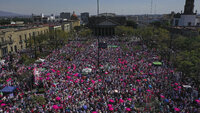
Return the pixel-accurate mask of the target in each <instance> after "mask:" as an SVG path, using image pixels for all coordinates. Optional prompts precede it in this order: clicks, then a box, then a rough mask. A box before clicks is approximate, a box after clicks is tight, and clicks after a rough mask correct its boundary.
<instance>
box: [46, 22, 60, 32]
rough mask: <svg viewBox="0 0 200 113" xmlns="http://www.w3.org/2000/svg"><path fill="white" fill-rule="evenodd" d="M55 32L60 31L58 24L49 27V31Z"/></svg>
mask: <svg viewBox="0 0 200 113" xmlns="http://www.w3.org/2000/svg"><path fill="white" fill-rule="evenodd" d="M55 30H62V26H61V25H60V24H58V25H57V24H52V25H49V31H55Z"/></svg>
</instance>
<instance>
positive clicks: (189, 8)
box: [184, 0, 194, 15]
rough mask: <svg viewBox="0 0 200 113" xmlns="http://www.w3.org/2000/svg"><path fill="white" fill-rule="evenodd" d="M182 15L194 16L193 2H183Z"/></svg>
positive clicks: (188, 0)
mask: <svg viewBox="0 0 200 113" xmlns="http://www.w3.org/2000/svg"><path fill="white" fill-rule="evenodd" d="M184 14H187V15H190V14H194V0H186V1H185V9H184Z"/></svg>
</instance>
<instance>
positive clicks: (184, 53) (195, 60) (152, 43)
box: [115, 23, 200, 81]
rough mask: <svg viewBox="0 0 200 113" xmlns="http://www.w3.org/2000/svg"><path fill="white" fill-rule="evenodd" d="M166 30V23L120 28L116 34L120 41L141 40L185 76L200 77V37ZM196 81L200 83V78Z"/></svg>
mask: <svg viewBox="0 0 200 113" xmlns="http://www.w3.org/2000/svg"><path fill="white" fill-rule="evenodd" d="M166 28H169V27H166V23H164V24H162V23H152V24H151V25H150V26H147V27H142V28H137V29H134V27H130V26H118V27H117V28H116V31H115V32H116V35H117V36H119V37H120V39H121V37H126V39H127V38H128V39H131V38H135V37H137V38H139V39H140V41H141V42H142V43H144V44H145V45H146V46H147V47H148V48H150V49H153V48H154V49H156V50H157V51H158V52H159V54H160V57H161V59H162V60H164V61H166V62H168V63H169V65H170V66H172V67H173V68H176V69H177V71H179V72H182V74H183V76H185V77H191V78H198V77H199V76H200V36H195V35H189V36H185V35H180V34H177V33H172V32H170V31H169V30H168V29H166ZM191 33H192V32H191ZM134 36H135V37H134ZM121 40H122V39H121ZM196 80H197V81H200V79H199V78H198V79H196Z"/></svg>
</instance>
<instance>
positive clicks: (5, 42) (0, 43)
mask: <svg viewBox="0 0 200 113" xmlns="http://www.w3.org/2000/svg"><path fill="white" fill-rule="evenodd" d="M7 44H9V41H3V42H0V47H2V46H6V45H7Z"/></svg>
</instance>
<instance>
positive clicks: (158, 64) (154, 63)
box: [153, 62, 162, 66]
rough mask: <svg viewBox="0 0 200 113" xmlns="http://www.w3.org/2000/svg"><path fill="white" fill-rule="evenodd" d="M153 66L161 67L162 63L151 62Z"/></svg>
mask: <svg viewBox="0 0 200 113" xmlns="http://www.w3.org/2000/svg"><path fill="white" fill-rule="evenodd" d="M153 65H157V66H161V65H162V62H153Z"/></svg>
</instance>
